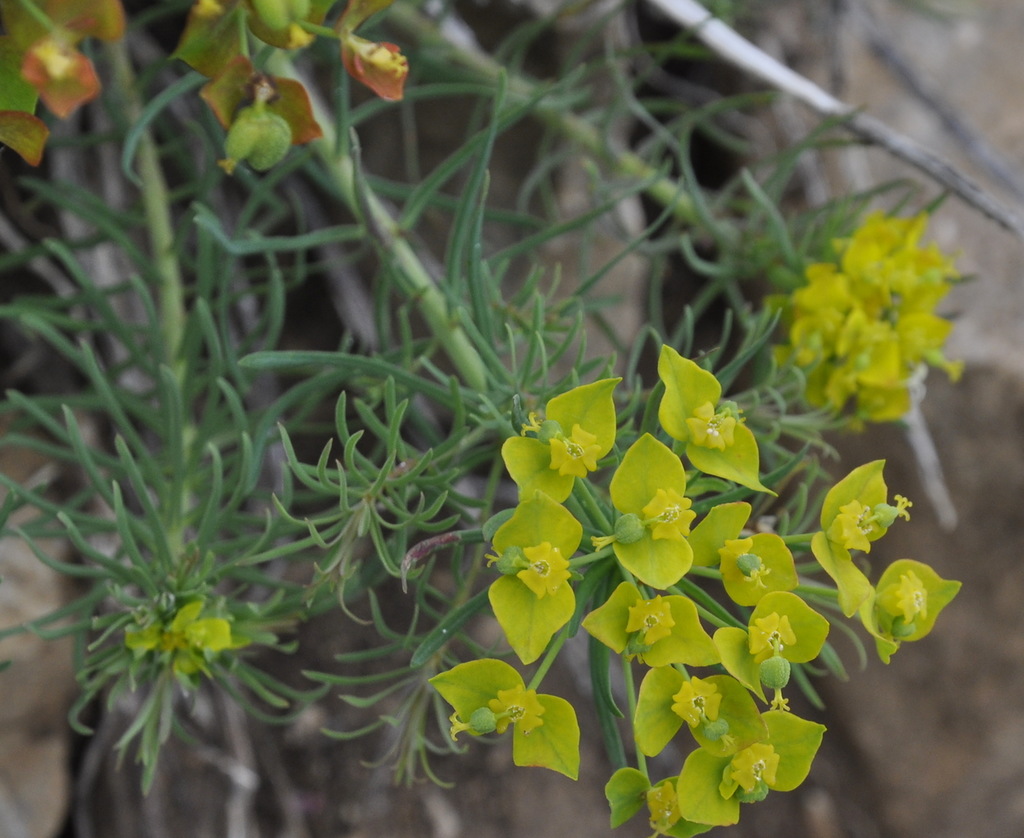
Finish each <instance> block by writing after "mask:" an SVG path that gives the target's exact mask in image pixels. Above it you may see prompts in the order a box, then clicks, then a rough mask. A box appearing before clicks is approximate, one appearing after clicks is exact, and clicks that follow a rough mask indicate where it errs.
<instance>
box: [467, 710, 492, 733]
mask: <svg viewBox="0 0 1024 838" xmlns="http://www.w3.org/2000/svg"><path fill="white" fill-rule="evenodd" d="M497 726H498V720H497V718H496V717H495V715H494V711H493V710H491V709H490V708H489V707H480V708H478V709H476V710H474V711H473V715H472V716H470V717H469V729H470V731H471V732H472V733H477V734H483V733H494V730H495V728H497Z"/></svg>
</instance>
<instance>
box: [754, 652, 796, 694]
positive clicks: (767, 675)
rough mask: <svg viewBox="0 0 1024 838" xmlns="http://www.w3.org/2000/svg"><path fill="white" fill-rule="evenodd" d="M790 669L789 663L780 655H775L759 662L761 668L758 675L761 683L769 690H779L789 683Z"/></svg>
mask: <svg viewBox="0 0 1024 838" xmlns="http://www.w3.org/2000/svg"><path fill="white" fill-rule="evenodd" d="M791 669H792V667H790V665H789V661H788V660H786V659H785V658H784V657H782V655H775V656H774V657H771V658H768V659H767V660H763V661H761V668H760V669H759V670H758V674H759V676H760V678H761V683H762V684H764V685H765V686H766V687H768V689H770V690H781V689H783V688H784V687H785V686H786V684H788V683H789V674H790V671H791Z"/></svg>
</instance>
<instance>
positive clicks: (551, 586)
mask: <svg viewBox="0 0 1024 838" xmlns="http://www.w3.org/2000/svg"><path fill="white" fill-rule="evenodd" d="M523 555H525V556H526V560H527V561H528V562H529V563H530V566H529V567H528V568H526V569H524V570H520V571H519V572H518V573H517V574H516V576H517V577H518V578H519V579H520V580H521V581H522V583H523V584H524V585H526V587H528V588H529V589H530V590H531V591H533V592H534V593H535V594H536V595H537V596H538V598H542V597H544V596H547V595H548V594H553V593H556V592H557V591H558V589H559V588H561V587H562V584H563V583H564V582H565V581H566V580H567V579H568V578H569V561H568V559H566V558H565V556H563V555H562V552H561V551H560V550H559V549H558V548H557V547H554V546H552V544H551V542H550V541H545V542H543V543H541V544H538V545H536V546H534V547H525V548H523Z"/></svg>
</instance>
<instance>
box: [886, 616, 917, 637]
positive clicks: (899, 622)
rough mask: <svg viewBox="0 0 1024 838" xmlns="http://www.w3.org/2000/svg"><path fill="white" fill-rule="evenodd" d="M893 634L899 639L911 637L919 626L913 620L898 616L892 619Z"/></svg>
mask: <svg viewBox="0 0 1024 838" xmlns="http://www.w3.org/2000/svg"><path fill="white" fill-rule="evenodd" d="M890 630H891V632H892V636H893V637H895V638H896V639H897V640H902V639H903V638H904V637H910V635H912V634H913V633H914V632H915V631H917V626H916V625H915V624H914V623H913V622H909V623H908V622H907V621H906V620H904V619H903V618H902V617H897V618H896V619H895V620H893V621H892V628H891V629H890Z"/></svg>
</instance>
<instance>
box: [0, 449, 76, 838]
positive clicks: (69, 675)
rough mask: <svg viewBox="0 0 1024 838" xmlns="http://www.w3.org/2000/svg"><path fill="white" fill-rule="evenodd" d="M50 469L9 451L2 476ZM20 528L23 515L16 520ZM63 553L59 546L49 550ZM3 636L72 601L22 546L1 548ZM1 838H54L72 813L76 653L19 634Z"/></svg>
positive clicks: (4, 755) (0, 785) (2, 740)
mask: <svg viewBox="0 0 1024 838" xmlns="http://www.w3.org/2000/svg"><path fill="white" fill-rule="evenodd" d="M46 468H48V466H47V465H46V464H45V463H43V462H42V461H41V460H40V459H39V458H38V457H37V456H36V455H34V454H31V453H29V452H27V451H25V450H23V449H3V451H2V453H0V470H2V471H3V472H4V473H5V474H7V475H9V476H11V477H12V478H13V479H15V480H18V481H32V480H34V479H35V478H36V477H37V476H39V470H40V469H46ZM10 523H11V524H12V525H14V526H17V524H18V513H17V512H15V513H14V514H13V515H12V516H11V522H10ZM46 547H47V549H50V550H55V551H56V552H57V553H60V551H61V547H60V546H59V545H46ZM0 578H2V580H3V581H2V583H0V629H6V628H8V627H10V626H14V625H18V624H21V623H24V622H27V621H30V620H33V619H36V618H38V617H41V616H43V615H45V614H48V613H49V612H51V611H53V610H55V609H57V608H59V607H61V606H62V605H64V604H65V603H66V602H67V601H68V595H69V584H68V580H67V578H66V577H63V576H61V575H60V574H58V573H57V572H56V571H54V570H51V569H50V568H49V567H47V566H46V565H44V564H43V563H42V562H40V561H39V560H38V559H37V558H36V556H35V555H34V554H33V552H32V550H31V549H30V548H29V547H28V546H27V545H26V544H25V543H24V542H22V541H18V540H16V539H13V538H9V539H4V540H2V541H0ZM0 661H10V665H9V666H8V667H7V669H5V670H4V671H3V672H0V697H2V698H0V836H2V838H49V836H52V835H55V834H56V833H57V832H58V830H59V829H60V827H61V824H62V823H63V820H64V817H65V813H66V811H67V804H68V795H69V789H70V781H69V777H70V774H69V768H68V758H69V754H68V752H69V742H70V738H71V732H70V730H69V728H68V723H67V710H68V706H69V703H70V700H71V695H72V690H73V689H74V673H73V670H72V663H71V646H70V643H69V642H67V641H63V640H61V641H54V640H43V639H42V638H40V637H38V636H37V635H34V634H28V633H26V634H17V635H14V636H12V637H7V638H5V639H4V640H2V641H0Z"/></svg>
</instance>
